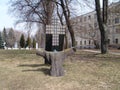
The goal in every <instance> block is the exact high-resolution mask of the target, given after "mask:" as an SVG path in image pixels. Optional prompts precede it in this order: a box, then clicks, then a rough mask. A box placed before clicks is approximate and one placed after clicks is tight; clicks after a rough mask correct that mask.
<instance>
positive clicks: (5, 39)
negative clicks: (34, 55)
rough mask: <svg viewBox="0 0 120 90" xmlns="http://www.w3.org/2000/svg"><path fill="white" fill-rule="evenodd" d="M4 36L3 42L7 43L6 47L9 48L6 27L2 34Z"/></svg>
mask: <svg viewBox="0 0 120 90" xmlns="http://www.w3.org/2000/svg"><path fill="white" fill-rule="evenodd" d="M2 36H3V41H4V42H5V46H6V47H7V46H8V42H7V37H8V35H7V32H6V28H5V27H4V29H3V33H2Z"/></svg>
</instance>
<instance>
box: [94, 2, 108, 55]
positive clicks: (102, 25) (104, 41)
mask: <svg viewBox="0 0 120 90" xmlns="http://www.w3.org/2000/svg"><path fill="white" fill-rule="evenodd" d="M95 4H96V5H95V6H96V12H97V20H98V24H99V29H100V34H101V53H102V54H105V53H107V52H108V33H107V29H108V28H107V7H108V6H107V4H108V0H103V11H102V14H101V8H100V0H95ZM101 15H102V16H103V17H101Z"/></svg>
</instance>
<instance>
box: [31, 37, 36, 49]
mask: <svg viewBox="0 0 120 90" xmlns="http://www.w3.org/2000/svg"><path fill="white" fill-rule="evenodd" d="M32 44H33V48H36V41H35V38H33V43H32Z"/></svg>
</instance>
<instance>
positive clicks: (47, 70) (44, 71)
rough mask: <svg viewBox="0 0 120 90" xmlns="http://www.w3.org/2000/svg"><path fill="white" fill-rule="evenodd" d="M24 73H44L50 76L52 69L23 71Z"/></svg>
mask: <svg viewBox="0 0 120 90" xmlns="http://www.w3.org/2000/svg"><path fill="white" fill-rule="evenodd" d="M22 72H43V73H44V74H45V75H50V69H48V68H38V69H28V70H22Z"/></svg>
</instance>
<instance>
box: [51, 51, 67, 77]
mask: <svg viewBox="0 0 120 90" xmlns="http://www.w3.org/2000/svg"><path fill="white" fill-rule="evenodd" d="M64 57H65V56H64V52H53V53H51V60H52V65H51V69H50V75H51V76H64V69H63V61H64V59H65V58H64Z"/></svg>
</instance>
